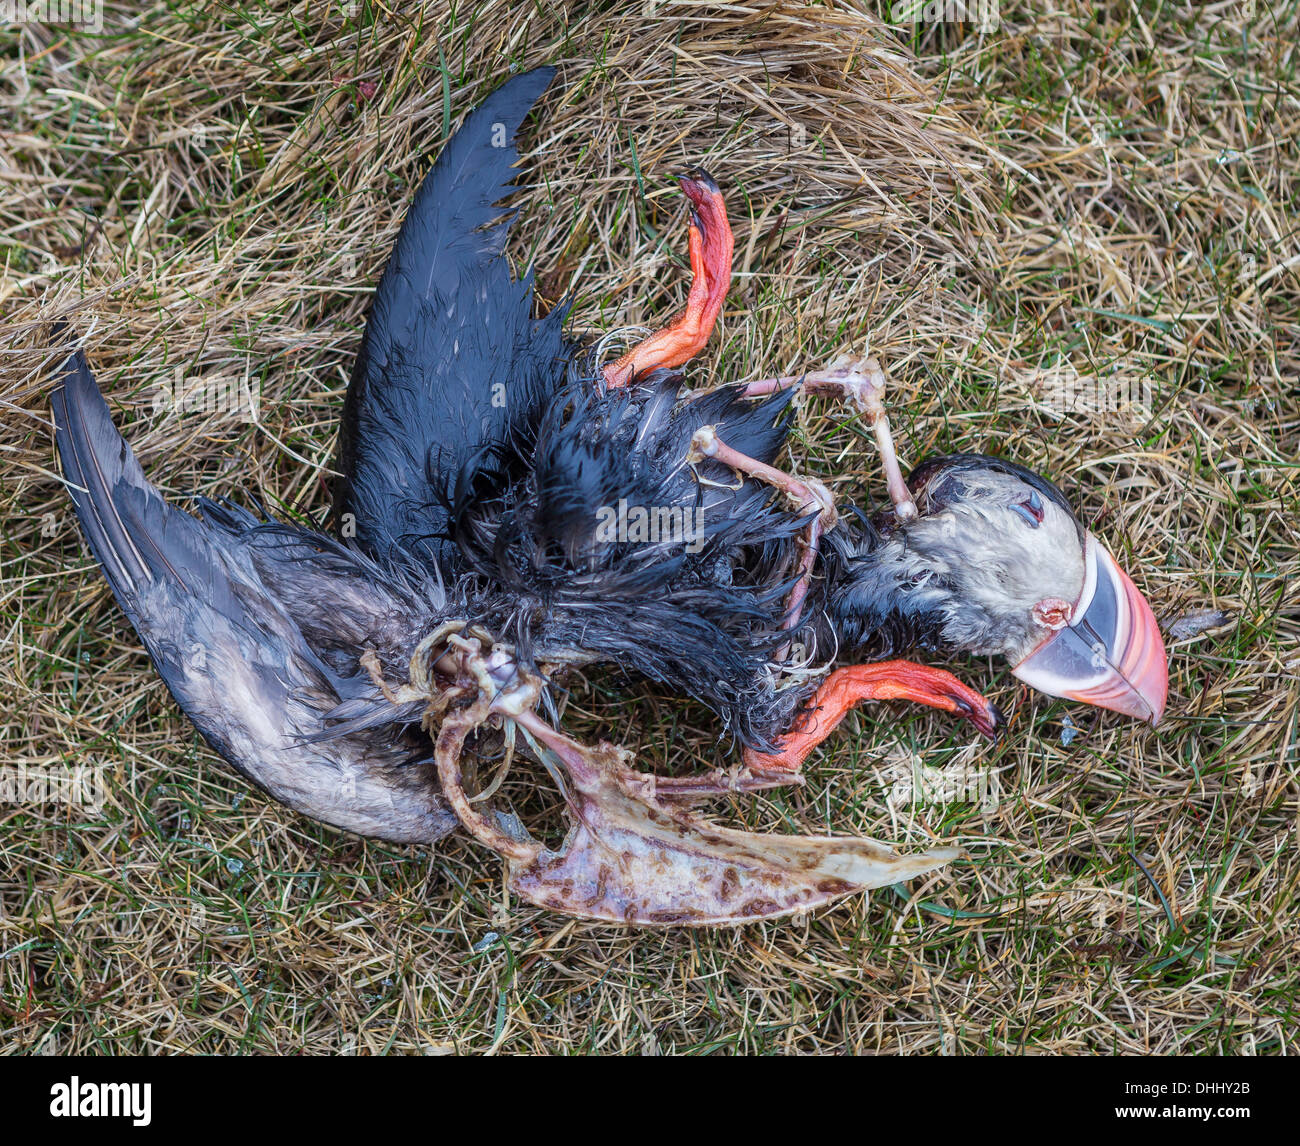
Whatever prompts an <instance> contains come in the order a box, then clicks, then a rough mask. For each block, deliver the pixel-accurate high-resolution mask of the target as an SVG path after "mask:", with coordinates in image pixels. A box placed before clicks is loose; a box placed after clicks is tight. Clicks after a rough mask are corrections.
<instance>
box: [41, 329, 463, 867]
mask: <svg viewBox="0 0 1300 1146" xmlns="http://www.w3.org/2000/svg"><path fill="white" fill-rule="evenodd" d="M64 369H65V376H64V378H63V380H62V381H61V382H60V383H59V384H58V386H57V387H56V388H55V390H54V393H53V407H54V422H55V428H56V441H57V443H58V449H59V456H60V459H61V461H62V463H63V470H64V474H65V476H66V478H67V481H68V484H69V488H70V492H71V494H72V498H73V502H74V504H75V506H76V511H77V517H78V518H79V519H80V521H81V525H82V529H83V530H84V531H85V534H86V537H87V539H88V540H89V542H90V547H91V549H92V551H93V552H94V554H95V556H96V557H97V558H98V559H99V563H100V565H101V566H102V567H103V570H104V574H105V576H106V577H107V578H108V582H109V584H110V585H111V586H112V588H113V593H114V595H115V596H116V597H117V600H118V603H119V604H120V605H121V606H122V609H123V611H124V612H125V613H126V615H127V617H128V618H129V619H130V621H131V623H132V624H133V625H134V626H135V629H136V632H137V633H139V635H140V638H141V640H142V641H143V642H144V645H145V648H146V649H147V650H148V651H149V656H150V657H151V658H152V660H153V663H154V667H155V668H157V670H158V673H159V675H160V676H161V677H162V678H163V681H164V682H165V683H166V685H167V687H168V688H169V689H170V690H171V693H172V695H173V696H174V697H175V698H176V702H177V703H178V704H179V705H180V706H181V708H182V709H184V711H185V713H186V715H188V716H189V718H190V719H191V720H192V721H193V722H194V724H195V727H197V728H198V730H199V731H200V732H201V733H202V734H203V735H204V737H205V738H206V739H207V740H208V742H209V743H210V744H211V745H212V746H213V748H215V749H216V750H217V751H218V752H219V753H220V754H221V755H222V756H223V757H224V758H225V759H226V760H227V761H229V762H230V763H231V764H232V765H234V767H235V768H237V769H238V770H239V771H240V772H242V773H243V774H244V775H245V776H247V777H248V778H249V779H250V780H252V781H253V782H255V783H256V784H258V785H259V786H260V787H261V788H263V789H265V790H266V791H267V792H268V793H269V794H270V795H272V796H274V797H275V798H276V799H277V800H280V801H281V802H282V803H285V804H287V805H288V806H289V807H291V808H293V809H295V810H296V811H299V812H302V813H303V814H304V815H307V816H311V817H312V818H313V819H317V820H321V821H322V822H324V823H327V824H332V825H334V826H335V827H339V828H345V829H347V830H349V831H353V832H357V833H358V834H360V835H366V836H378V837H381V838H383V839H389V840H394V841H397V842H428V841H432V840H436V839H438V838H440V837H442V836H444V835H446V834H447V832H449V831H450V830H451V829H452V828H453V827H454V826H455V824H456V820H455V817H454V816H453V815H452V814H451V812H450V810H449V809H448V807H447V805H446V803H445V802H444V801H443V800H442V798H441V796H440V795H439V794H438V784H437V779H436V773H435V772H434V770H433V768H432V766H431V765H430V764H427V763H423V762H421V760H420V754H419V751H418V749H419V745H418V743H416V742H414V741H412V740H409V739H408V738H407V734H406V731H405V729H404V728H403V727H402V726H401V724H400V723H399V722H398V721H397V720H396V718H397V717H398V716H399V715H401V714H399V712H398V710H396V709H391V708H390V709H389V712H390V713H391V714H392V717H393V718H394V719H389V720H384V721H375V720H371V721H368V722H367V721H353V722H352V728H351V730H349V731H347V732H346V733H345V734H343V735H333V734H332V733H331V732H330V726H329V721H328V719H327V718H332V717H335V716H338V715H341V714H343V713H345V712H347V713H348V715H352V714H351V713H350V712H348V708H349V705H351V706H352V707H353V708H356V706H357V705H362V706H368V707H369V708H371V709H373V708H374V707H375V705H374V703H373V700H374V699H375V697H377V690H375V689H374V688H373V685H371V684H370V683H369V682H368V680H366V679H365V678H364V677H363V676H362V674H361V671H360V669H359V666H358V665H357V658H358V656H359V654H360V652H361V651H362V650H363V649H364V648H366V647H376V650H377V652H380V654H381V659H387V660H389V661H390V662H397V661H400V657H401V647H400V646H401V645H402V644H403V636H402V633H403V632H413V631H416V630H417V629H418V628H419V626H420V625H421V623H422V622H423V621H424V620H426V619H427V618H428V617H430V616H432V617H436V614H437V610H438V604H439V602H438V601H437V599H436V594H434V595H432V596H431V595H429V594H427V593H426V594H425V596H424V598H423V599H420V594H419V593H418V591H416V590H415V589H409V590H408V588H407V587H406V586H403V585H396V586H394V585H380V584H377V583H375V581H374V580H373V579H372V578H371V577H370V576H368V573H369V570H368V569H367V567H366V566H365V564H364V563H363V561H362V559H360V558H358V557H357V555H354V554H349V553H348V551H347V550H346V549H344V548H343V547H342V546H339V545H338V544H337V543H335V542H332V541H331V540H329V539H328V538H324V537H319V536H318V535H315V534H311V533H308V532H306V531H305V530H297V529H293V528H291V527H287V526H265V525H260V524H258V523H256V522H255V521H254V519H252V518H251V517H249V516H248V515H246V514H242V513H240V512H239V511H233V510H228V509H221V508H220V507H217V506H214V505H212V504H211V503H209V505H208V507H207V511H206V520H204V521H200V520H198V519H196V518H194V517H191V516H190V515H189V514H187V513H183V512H181V511H180V510H178V509H175V508H174V507H172V506H170V505H168V503H167V502H166V501H165V500H163V498H162V496H161V495H160V494H159V493H158V491H157V490H156V489H155V488H154V487H153V486H152V485H150V484H149V482H148V481H146V480H145V477H144V473H143V471H142V470H141V468H140V464H139V462H137V461H136V458H135V455H134V454H133V453H132V452H131V449H130V447H129V446H128V445H127V443H126V441H125V440H124V439H123V438H122V436H121V434H119V433H118V431H117V429H116V427H115V426H114V425H113V421H112V418H111V417H110V415H109V411H108V406H107V404H106V403H105V401H104V399H103V396H102V395H101V394H100V392H99V388H98V386H97V385H96V383H95V379H94V377H93V376H92V374H91V372H90V369H89V367H88V366H87V364H86V360H85V357H84V355H82V354H81V352H79V351H78V352H77V353H75V354H73V355H72V356H71V357H70V358H69V359H68V361H67V363H66V365H65V367H64ZM331 661H333V662H334V663H333V664H331ZM367 694H375V695H374V696H371V697H368V696H367ZM358 725H361V726H363V727H358ZM313 738H315V739H313ZM425 754H426V755H427V744H426V745H425Z"/></svg>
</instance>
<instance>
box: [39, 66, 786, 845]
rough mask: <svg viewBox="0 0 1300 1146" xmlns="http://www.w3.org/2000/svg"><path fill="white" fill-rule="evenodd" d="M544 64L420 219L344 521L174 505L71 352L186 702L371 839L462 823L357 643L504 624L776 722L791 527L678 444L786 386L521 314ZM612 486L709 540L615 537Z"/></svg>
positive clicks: (768, 499)
mask: <svg viewBox="0 0 1300 1146" xmlns="http://www.w3.org/2000/svg"><path fill="white" fill-rule="evenodd" d="M549 79H550V70H549V69H543V70H541V71H539V72H535V73H529V74H527V75H524V76H520V77H518V78H516V79H515V80H513V81H511V82H510V83H508V84H506V85H505V86H504V87H502V88H501V89H499V90H498V91H497V92H496V93H494V94H493V95H492V96H490V97H489V98H488V99H487V100H486V101H485V102H484V104H483V105H482V106H481V107H480V108H479V109H478V110H477V111H475V112H473V113H471V114H470V116H469V117H468V118H467V120H466V123H465V126H464V127H463V128H462V129H461V131H460V132H458V133H457V134H456V135H455V136H454V137H453V138H452V140H451V141H449V143H448V145H447V146H446V147H445V148H444V150H443V153H442V155H441V156H440V157H439V160H438V162H437V164H436V165H435V167H434V169H433V171H432V172H431V174H430V176H429V178H428V179H427V180H426V182H425V184H424V186H423V187H422V188H421V191H420V192H419V194H418V195H417V196H416V200H415V202H414V204H413V206H412V208H411V211H410V213H409V214H408V216H407V219H406V220H405V222H404V223H403V226H402V231H401V235H400V236H399V239H398V242H397V245H396V247H395V250H394V255H393V258H392V260H391V261H390V265H389V267H388V269H387V270H386V272H385V275H384V278H383V281H382V283H381V285H380V287H379V290H378V291H377V294H376V298H375V304H374V309H373V311H372V314H371V316H370V319H369V321H368V324H367V328H366V334H365V338H364V341H363V346H362V351H361V354H360V356H359V359H358V363H357V367H356V370H355V372H354V376H353V380H352V383H351V386H350V388H349V393H348V398H347V403H346V409H345V418H344V428H343V434H342V439H341V469H342V471H343V474H344V477H343V479H342V480H341V481H340V484H339V489H338V513H337V515H336V521H337V522H338V523H339V524H341V525H343V526H344V528H343V529H342V530H341V534H342V537H343V540H338V539H336V538H334V537H330V536H328V535H325V534H323V533H318V532H315V531H312V530H307V529H302V528H299V527H297V526H293V525H288V524H283V523H277V522H274V521H270V520H262V519H258V518H256V517H254V516H252V515H250V514H249V513H247V512H246V511H244V510H241V509H238V508H237V507H235V506H233V505H231V504H218V503H215V502H211V501H200V502H199V503H198V516H192V515H190V514H187V513H184V512H182V511H181V510H179V509H177V508H175V507H173V506H171V505H169V504H168V503H167V502H166V501H165V500H164V499H163V498H162V496H161V495H160V494H159V493H158V491H157V490H156V489H155V488H154V487H153V486H152V485H150V483H149V482H148V481H147V479H146V478H145V477H144V474H143V472H142V471H141V469H140V466H139V464H138V463H137V462H136V460H135V457H134V455H133V454H132V452H131V450H130V447H129V446H128V445H127V444H126V442H125V440H124V439H123V438H122V436H121V435H120V433H119V432H118V431H117V429H116V427H115V426H114V425H113V422H112V418H111V416H110V414H109V411H108V407H107V405H106V403H105V402H104V400H103V398H102V396H101V395H100V393H99V390H98V387H97V385H96V383H95V381H94V378H93V376H92V374H91V372H90V370H89V367H88V364H87V362H86V359H85V357H84V356H83V355H82V353H81V352H80V351H78V352H76V353H74V354H73V355H72V356H71V357H70V358H69V359H68V361H67V363H66V365H65V367H64V376H63V378H62V380H61V381H60V383H59V384H58V385H57V386H56V388H55V390H54V393H53V411H54V420H55V425H56V440H57V445H58V450H59V455H60V458H61V460H62V463H63V466H64V471H65V475H66V477H67V480H68V483H69V488H70V491H71V493H72V497H73V501H74V505H75V507H76V511H77V514H78V518H79V519H80V521H81V523H82V526H83V529H84V530H85V533H86V536H87V538H88V540H89V542H90V545H91V549H92V551H93V552H94V554H95V556H96V557H97V558H98V560H99V562H100V564H101V566H102V567H103V569H104V572H105V575H106V577H107V578H108V580H109V583H110V585H111V586H112V588H113V591H114V594H115V596H116V598H117V600H118V602H119V604H120V605H121V607H122V609H123V611H124V612H125V613H126V615H127V617H128V618H129V619H130V620H131V622H132V624H133V625H134V626H135V628H136V630H137V632H138V633H139V634H140V637H141V639H142V641H143V643H144V645H145V647H146V649H147V650H148V651H149V654H150V657H151V659H152V660H153V663H154V665H155V667H156V668H157V670H158V672H159V674H160V675H161V676H162V678H163V680H164V681H165V683H166V684H167V687H168V688H169V689H170V691H171V692H172V694H173V696H174V697H175V699H176V701H177V703H178V704H179V705H180V706H181V707H182V709H184V711H185V712H186V713H187V715H188V716H189V717H190V718H191V719H192V720H193V722H194V724H195V726H196V727H197V728H198V729H199V731H200V732H201V733H202V734H203V735H204V736H205V738H206V739H207V740H208V741H209V742H210V743H211V744H212V745H213V747H214V748H215V749H216V750H217V751H218V752H219V753H220V754H221V755H222V756H223V757H224V758H225V759H227V760H228V761H229V762H230V763H231V764H232V765H234V766H235V767H236V768H237V769H239V770H240V771H241V772H243V773H244V774H245V775H247V776H248V777H249V778H250V779H252V780H253V781H254V782H256V783H257V784H259V785H260V786H261V787H263V788H264V789H265V790H267V791H268V792H269V793H270V794H271V795H273V796H275V797H276V798H277V799H279V800H281V801H283V802H284V803H286V804H288V805H289V806H291V807H293V808H295V809H297V810H299V811H301V812H303V813H304V814H306V815H309V816H312V817H314V818H316V819H318V820H321V821H323V822H326V823H330V824H334V825H337V826H339V827H343V828H347V829H349V830H352V831H355V832H358V833H360V834H362V835H379V836H383V837H385V838H389V839H395V840H432V839H436V838H438V837H439V836H441V835H442V834H445V832H446V831H448V830H450V829H451V827H452V826H453V824H454V822H455V821H454V818H453V817H452V816H451V814H450V813H449V811H448V809H447V806H446V804H445V803H444V802H443V800H442V799H441V797H440V795H439V793H438V785H437V781H436V776H434V774H433V773H432V771H431V769H430V765H429V761H428V756H429V742H428V738H427V736H425V735H424V734H423V733H422V732H420V730H419V728H418V726H417V724H416V723H414V722H418V720H419V718H420V710H421V708H422V705H420V704H407V705H405V706H397V707H394V705H392V704H390V703H389V702H388V701H387V700H385V699H384V697H383V695H382V694H381V693H380V691H379V689H378V687H377V686H376V684H375V682H374V681H373V679H372V678H371V677H370V675H369V674H368V673H367V672H366V671H364V670H363V669H362V667H361V666H360V664H359V657H360V655H361V653H362V652H363V651H364V650H368V649H373V650H374V651H375V653H376V655H377V658H378V662H379V664H380V665H381V666H382V668H383V671H384V675H385V676H386V677H388V678H389V679H390V680H392V681H394V682H400V681H402V680H404V679H405V674H406V672H407V666H408V663H409V661H410V657H411V653H412V651H413V649H414V648H415V646H416V645H417V644H418V642H419V641H420V640H421V639H422V638H423V637H424V636H426V635H427V634H428V633H430V632H431V631H433V630H434V629H436V628H437V627H438V626H439V625H440V624H442V623H443V622H445V621H447V620H451V619H454V620H461V621H465V622H467V623H470V624H474V625H480V626H482V627H483V628H485V629H487V630H488V631H490V632H491V633H493V635H494V636H495V637H496V638H497V639H498V640H501V641H507V642H511V643H514V644H515V645H516V646H517V647H518V650H519V655H520V658H521V661H522V662H523V663H525V664H526V665H528V666H530V667H532V666H541V665H551V666H563V665H564V664H572V663H588V662H591V661H610V662H613V663H616V664H619V665H621V666H623V667H624V668H627V669H629V670H632V671H637V672H641V673H644V674H645V675H647V676H649V677H651V678H653V679H655V680H658V681H660V682H663V683H665V684H667V685H669V686H670V687H672V688H674V689H676V690H678V691H681V692H687V693H691V694H693V695H696V696H698V697H700V698H701V699H703V700H704V701H706V702H707V703H709V704H710V705H712V706H713V707H714V708H715V709H716V710H717V711H718V712H719V713H720V714H721V715H722V717H723V719H724V723H725V724H726V725H727V727H729V728H731V729H732V730H733V731H735V732H736V733H737V734H739V735H740V737H741V738H742V739H744V740H745V741H747V742H754V743H758V744H763V743H765V740H764V737H763V735H762V733H761V731H759V730H760V729H762V728H765V727H774V721H773V720H772V719H769V718H767V716H766V715H764V714H765V706H766V705H769V704H770V698H768V699H764V698H763V697H760V696H757V695H756V689H755V682H756V681H758V680H761V679H763V678H764V676H765V674H766V666H767V663H768V657H769V655H770V652H771V648H772V644H773V641H774V640H775V639H776V638H777V636H778V633H777V626H778V625H779V622H780V619H781V609H782V604H781V602H782V597H783V594H784V591H785V588H786V585H785V582H784V573H783V570H784V567H785V558H786V556H787V554H786V553H785V552H784V550H785V549H786V548H788V547H789V546H790V545H792V544H793V542H792V536H793V534H794V532H795V531H796V530H797V528H798V526H799V521H798V520H797V519H796V518H795V517H793V516H792V515H791V514H789V513H788V512H786V511H784V510H783V509H782V508H781V507H780V506H779V505H778V503H777V501H776V499H775V498H774V496H773V495H772V493H771V491H770V490H768V489H767V488H766V487H763V486H760V485H755V484H752V483H747V484H746V485H745V486H744V487H743V488H741V489H740V490H739V491H735V490H733V489H731V488H729V487H731V486H732V485H734V479H733V477H732V475H731V473H730V471H727V470H725V469H723V468H722V467H719V466H716V465H714V464H713V463H706V464H705V466H704V467H703V469H704V471H705V472H706V474H708V473H712V476H713V478H714V479H715V480H716V481H717V482H718V483H719V485H718V486H708V485H701V484H700V483H699V481H698V480H697V477H696V475H695V473H693V472H692V471H691V470H690V469H688V468H686V467H685V466H684V465H683V464H682V458H683V455H684V452H685V447H686V444H687V443H689V441H690V437H691V435H692V434H693V432H694V431H695V429H697V428H698V427H699V426H700V425H703V424H706V423H708V424H712V423H717V424H720V425H723V426H726V427H727V431H728V432H729V433H730V434H732V435H733V437H734V438H735V440H736V441H738V442H741V443H743V444H744V445H745V446H746V447H747V448H748V449H750V450H751V451H752V452H753V453H755V454H756V455H762V456H774V455H775V453H776V452H777V451H778V450H779V448H780V445H781V442H782V441H783V437H784V430H783V428H782V427H781V425H780V419H781V415H782V410H783V407H784V404H785V399H784V398H780V397H778V398H776V399H773V400H771V401H769V402H766V403H761V404H754V403H747V402H742V401H741V400H739V399H738V398H737V397H735V396H734V395H731V394H728V393H726V392H719V393H711V394H707V395H704V396H701V397H697V398H689V399H687V400H685V401H679V400H678V399H679V397H680V395H679V388H680V383H681V380H680V378H679V377H677V376H675V375H665V376H663V377H662V378H659V379H656V380H655V381H654V383H653V384H652V385H648V386H644V387H639V388H637V390H636V391H635V393H629V394H618V395H614V396H606V395H604V394H603V393H601V392H598V391H597V389H596V388H594V387H593V386H592V385H591V384H590V382H588V381H586V380H584V379H583V378H582V377H581V371H580V370H577V369H575V368H574V364H575V363H576V362H579V361H580V350H579V348H578V347H577V346H576V345H575V344H573V343H571V342H568V341H566V340H565V339H564V338H563V336H562V334H561V330H560V324H561V320H562V317H563V312H562V309H561V310H557V311H553V312H552V313H551V314H550V315H548V316H547V317H546V318H543V319H534V318H533V317H532V313H531V312H532V308H533V298H532V289H531V284H530V280H529V279H528V278H524V279H523V280H521V281H519V282H515V281H513V280H512V278H511V275H510V272H509V268H508V265H507V263H506V260H505V258H504V256H503V255H502V254H501V250H502V245H503V243H504V241H505V235H506V230H507V227H508V223H509V216H508V214H503V212H502V211H501V210H500V209H499V208H497V207H494V206H493V204H496V203H499V202H500V201H501V200H502V199H503V198H504V197H505V196H506V195H507V194H508V192H509V191H510V189H511V185H510V178H511V175H512V170H513V163H514V162H515V159H516V156H515V152H514V149H513V147H512V146H510V145H509V137H510V136H511V135H512V134H513V132H514V130H515V129H516V128H517V126H518V125H519V123H520V122H521V120H522V118H523V116H524V114H525V113H526V111H527V109H528V108H529V107H530V106H531V105H532V103H533V102H534V101H535V99H536V98H537V97H538V95H539V94H540V92H541V91H542V90H543V89H544V88H545V86H546V83H547V82H548V81H549ZM502 124H504V125H505V131H506V146H497V143H498V142H499V140H500V130H499V128H500V125H502ZM501 387H504V391H502V390H501V389H500V388H501ZM503 393H504V401H501V397H500V396H501V395H502V394H503ZM620 500H623V501H626V502H627V503H629V504H632V505H648V506H656V507H663V506H678V507H680V508H682V509H684V510H685V509H689V510H690V511H691V512H692V513H694V512H695V511H696V510H697V509H698V510H699V511H700V513H701V515H702V516H701V518H700V521H701V523H702V526H701V540H702V544H701V545H699V546H698V547H697V546H696V545H695V544H694V542H693V541H687V540H676V541H671V542H669V541H665V542H663V543H661V544H658V545H654V544H652V545H644V544H638V543H635V542H627V543H624V542H619V541H618V540H616V539H615V540H613V541H602V540H600V539H598V537H597V535H596V527H597V524H598V519H597V514H596V512H595V511H596V509H597V508H598V506H600V505H609V506H617V505H618V503H619V501H620ZM346 515H351V516H346ZM353 527H354V528H353ZM353 534H354V536H352V535H353ZM692 549H694V550H696V551H694V552H692V551H691V550H692ZM741 549H744V550H746V554H745V555H744V556H743V557H742V556H741V554H740V553H739V550H741ZM758 691H760V692H761V691H762V690H758Z"/></svg>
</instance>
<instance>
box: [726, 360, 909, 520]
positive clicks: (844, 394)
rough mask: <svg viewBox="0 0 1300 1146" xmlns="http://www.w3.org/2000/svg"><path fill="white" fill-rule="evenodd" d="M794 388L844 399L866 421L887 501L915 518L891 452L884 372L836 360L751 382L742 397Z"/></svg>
mask: <svg viewBox="0 0 1300 1146" xmlns="http://www.w3.org/2000/svg"><path fill="white" fill-rule="evenodd" d="M795 386H797V387H799V389H800V390H801V391H803V392H804V393H806V394H821V395H829V396H832V397H836V398H844V399H847V400H848V402H849V403H850V405H852V406H854V407H855V408H856V409H857V410H858V411H859V413H861V414H863V415H864V416H865V417H866V420H867V424H868V425H869V426H870V427H871V428H872V431H873V432H874V433H875V436H876V447H877V449H879V450H880V461H881V465H882V467H883V468H884V471H885V483H886V485H887V486H888V487H889V500H890V501H892V502H893V503H894V512H895V513H897V514H898V516H899V518H900V519H901V520H903V521H907V520H909V519H911V518H914V517H915V516H916V513H917V511H916V502H915V501H913V500H912V492H911V490H909V489H908V488H907V482H906V481H905V480H904V478H903V471H902V467H901V466H900V465H899V463H898V452H897V450H896V449H895V448H894V435H893V433H892V432H891V430H890V428H889V417H888V415H887V414H886V413H885V405H884V401H883V398H884V393H885V372H884V371H883V370H882V369H881V368H880V363H879V362H877V361H876V360H875V359H874V358H867V359H863V360H861V361H859V360H857V359H854V358H850V357H844V358H837V359H836V360H835V361H834V362H832V363H831V364H830V365H829V366H828V367H827V368H826V369H825V370H814V371H812V372H811V373H808V374H801V375H792V376H787V377H784V378H764V379H761V380H760V381H757V382H750V383H749V384H748V385H747V386H746V387H745V396H746V397H747V398H760V397H763V396H764V395H767V394H772V393H774V392H775V391H777V390H788V389H790V388H791V387H795Z"/></svg>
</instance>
